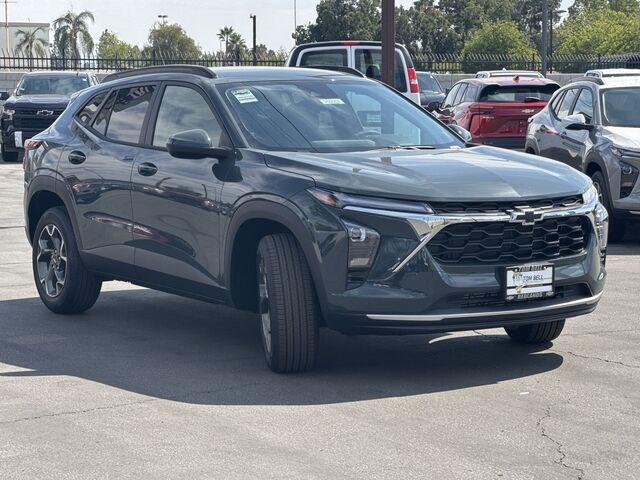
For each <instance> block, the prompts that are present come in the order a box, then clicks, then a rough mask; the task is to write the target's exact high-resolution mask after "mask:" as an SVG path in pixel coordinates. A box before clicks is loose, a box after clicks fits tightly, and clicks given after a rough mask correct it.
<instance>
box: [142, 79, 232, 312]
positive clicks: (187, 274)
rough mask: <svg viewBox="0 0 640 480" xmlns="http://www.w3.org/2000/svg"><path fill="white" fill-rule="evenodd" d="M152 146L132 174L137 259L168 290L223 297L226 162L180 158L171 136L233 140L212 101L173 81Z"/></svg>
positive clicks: (147, 277)
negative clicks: (220, 174) (221, 205)
mask: <svg viewBox="0 0 640 480" xmlns="http://www.w3.org/2000/svg"><path fill="white" fill-rule="evenodd" d="M156 112H157V113H156V114H155V115H154V117H155V121H154V122H153V123H152V124H151V125H152V127H150V134H149V137H148V139H147V141H148V146H147V148H145V149H144V150H143V151H142V152H141V154H140V155H138V157H137V158H136V162H135V165H134V168H133V173H132V186H133V193H132V204H133V219H134V224H135V226H134V243H135V247H136V249H135V263H136V267H137V271H138V275H139V277H140V278H141V279H142V280H143V281H145V282H147V283H149V284H153V285H157V286H159V287H164V288H165V289H170V290H176V291H182V292H189V293H191V294H195V295H197V296H201V297H206V298H208V299H221V298H222V293H223V291H222V289H221V288H220V280H219V275H220V265H219V244H220V238H219V226H218V222H219V215H218V199H219V195H220V189H221V188H222V182H221V181H220V180H218V179H217V178H216V176H215V174H214V171H215V166H216V164H217V163H218V160H216V159H213V158H203V159H184V158H175V157H172V156H171V155H170V154H169V153H168V151H167V149H166V143H167V140H168V138H169V137H170V136H171V135H173V134H176V133H179V132H184V131H187V130H193V129H202V130H204V131H206V132H207V134H208V135H209V138H210V139H211V143H212V146H214V147H215V146H223V145H229V142H228V140H227V135H226V133H225V132H224V129H223V128H222V126H221V124H220V122H219V121H218V118H217V116H216V115H215V114H214V110H213V108H212V105H211V104H210V102H209V100H208V99H207V97H206V95H205V94H204V92H203V91H201V90H200V89H199V88H197V87H195V86H193V85H189V84H179V83H176V84H167V85H165V86H164V87H163V91H162V93H161V100H160V102H159V105H158V107H157V108H156Z"/></svg>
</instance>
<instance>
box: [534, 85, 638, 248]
mask: <svg viewBox="0 0 640 480" xmlns="http://www.w3.org/2000/svg"><path fill="white" fill-rule="evenodd" d="M639 112H640V76H635V77H634V76H628V77H605V78H594V77H586V78H584V79H582V80H580V81H577V82H574V83H572V84H570V85H567V86H565V87H564V88H562V89H560V90H558V91H557V92H556V94H555V95H554V96H553V98H552V99H551V101H550V102H549V104H548V105H547V107H546V108H545V109H544V110H542V111H541V112H540V113H538V114H537V115H534V116H533V117H532V118H531V119H530V123H529V127H528V130H527V141H526V151H527V152H530V153H537V154H539V155H542V156H544V157H549V158H553V159H555V160H559V161H561V162H564V163H566V164H567V165H570V166H572V167H574V168H576V169H578V170H580V171H581V172H584V173H586V174H587V175H589V176H590V177H591V179H592V180H593V183H594V184H595V185H596V188H597V189H598V193H599V195H600V201H601V202H602V203H603V204H604V205H605V206H606V207H607V210H608V211H609V215H610V217H611V224H610V236H611V239H612V240H619V239H621V238H622V236H623V235H624V233H625V229H626V226H627V225H628V223H629V222H631V221H640V181H638V176H639V172H640V114H639Z"/></svg>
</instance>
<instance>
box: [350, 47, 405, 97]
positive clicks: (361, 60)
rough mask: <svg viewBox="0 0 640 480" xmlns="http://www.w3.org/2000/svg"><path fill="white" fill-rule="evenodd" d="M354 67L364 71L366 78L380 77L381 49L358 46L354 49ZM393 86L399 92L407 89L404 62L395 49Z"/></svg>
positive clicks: (377, 78) (379, 78) (378, 78)
mask: <svg viewBox="0 0 640 480" xmlns="http://www.w3.org/2000/svg"><path fill="white" fill-rule="evenodd" d="M354 67H355V69H356V70H358V71H360V72H362V73H364V74H365V75H366V76H367V77H368V78H373V79H375V80H381V79H382V49H381V48H358V49H356V51H355V65H354ZM394 87H395V89H396V90H398V91H399V92H406V91H407V82H406V76H405V69H404V63H403V62H402V57H401V56H400V52H398V50H396V53H395V66H394Z"/></svg>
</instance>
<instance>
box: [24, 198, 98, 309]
mask: <svg viewBox="0 0 640 480" xmlns="http://www.w3.org/2000/svg"><path fill="white" fill-rule="evenodd" d="M65 258H66V260H65ZM32 264H33V276H34V280H35V282H36V287H37V289H38V294H39V295H40V299H41V300H42V302H43V303H44V304H45V306H46V307H47V308H48V309H49V310H51V311H52V312H54V313H61V314H76V313H82V312H84V311H86V310H88V309H90V308H91V307H92V306H93V305H94V303H96V300H97V299H98V295H100V288H101V287H102V281H101V280H100V279H99V278H97V277H96V276H95V275H93V274H92V273H91V272H89V271H88V270H87V269H86V268H85V266H84V265H83V263H82V260H81V258H80V254H79V252H78V245H77V243H76V239H75V235H74V233H73V227H72V226H71V221H70V220H69V217H68V215H67V212H66V210H65V209H64V208H62V207H54V208H51V209H49V210H47V211H46V212H45V213H44V214H43V215H42V217H41V218H40V220H39V221H38V225H37V226H36V230H35V234H34V237H33V253H32ZM43 277H44V279H45V280H44V281H42V279H43Z"/></svg>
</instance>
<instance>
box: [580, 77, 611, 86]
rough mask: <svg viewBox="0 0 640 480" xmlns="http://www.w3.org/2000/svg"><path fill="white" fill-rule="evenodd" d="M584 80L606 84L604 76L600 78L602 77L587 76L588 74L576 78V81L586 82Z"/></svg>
mask: <svg viewBox="0 0 640 480" xmlns="http://www.w3.org/2000/svg"><path fill="white" fill-rule="evenodd" d="M584 81H587V82H593V83H595V84H597V85H604V80H602V78H600V77H587V76H584V77H581V78H579V79H578V80H574V82H584Z"/></svg>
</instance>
